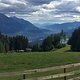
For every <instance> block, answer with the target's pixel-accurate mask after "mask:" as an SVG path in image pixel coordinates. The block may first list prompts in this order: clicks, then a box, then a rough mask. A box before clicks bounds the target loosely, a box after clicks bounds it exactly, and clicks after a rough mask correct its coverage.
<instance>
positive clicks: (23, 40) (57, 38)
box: [0, 30, 66, 53]
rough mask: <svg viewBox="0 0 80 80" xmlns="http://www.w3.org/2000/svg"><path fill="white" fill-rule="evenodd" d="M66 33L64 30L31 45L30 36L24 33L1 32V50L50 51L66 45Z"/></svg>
mask: <svg viewBox="0 0 80 80" xmlns="http://www.w3.org/2000/svg"><path fill="white" fill-rule="evenodd" d="M65 40H66V34H65V32H64V31H63V30H62V31H61V32H60V33H57V34H52V35H49V36H48V37H46V38H45V39H44V40H43V42H42V43H41V44H39V43H37V44H34V45H32V46H31V45H29V43H28V38H27V37H25V36H22V35H16V36H11V37H10V36H6V35H3V34H1V33H0V52H1V53H3V52H9V51H26V49H31V50H32V51H33V52H40V51H50V50H54V49H57V48H62V47H64V46H65Z"/></svg>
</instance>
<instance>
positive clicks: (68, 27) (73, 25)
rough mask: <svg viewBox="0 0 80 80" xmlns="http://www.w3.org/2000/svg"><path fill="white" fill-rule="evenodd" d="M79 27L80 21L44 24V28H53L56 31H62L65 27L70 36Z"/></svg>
mask: <svg viewBox="0 0 80 80" xmlns="http://www.w3.org/2000/svg"><path fill="white" fill-rule="evenodd" d="M78 27H80V22H67V23H62V24H51V25H47V26H43V28H44V29H48V30H51V31H53V32H54V33H56V32H60V31H61V30H62V29H63V30H64V31H65V32H66V33H67V35H69V36H70V35H71V34H72V32H73V31H74V29H76V28H78Z"/></svg>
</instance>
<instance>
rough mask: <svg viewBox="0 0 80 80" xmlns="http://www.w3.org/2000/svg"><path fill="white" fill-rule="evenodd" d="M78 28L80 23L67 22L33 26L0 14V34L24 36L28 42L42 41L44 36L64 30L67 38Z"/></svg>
mask: <svg viewBox="0 0 80 80" xmlns="http://www.w3.org/2000/svg"><path fill="white" fill-rule="evenodd" d="M79 26H80V22H67V23H62V24H47V25H46V24H45V25H44V26H41V27H40V26H39V27H37V26H35V25H34V24H32V23H31V22H29V21H26V20H24V19H20V18H17V17H7V16H6V15H4V14H1V13H0V32H1V33H3V34H6V35H9V36H13V35H24V36H27V37H28V39H29V42H33V43H34V42H39V41H42V40H43V39H44V38H45V37H46V36H48V35H50V34H54V33H58V32H60V31H61V30H64V32H66V34H67V35H68V36H71V34H72V32H73V31H74V29H76V28H78V27H79Z"/></svg>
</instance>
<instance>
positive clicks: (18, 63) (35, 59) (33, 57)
mask: <svg viewBox="0 0 80 80" xmlns="http://www.w3.org/2000/svg"><path fill="white" fill-rule="evenodd" d="M68 50H69V46H67V47H65V48H62V49H59V50H57V51H51V52H29V53H9V54H4V53H2V54H0V72H10V71H19V70H26V69H35V68H44V67H51V66H59V65H66V64H71V63H80V52H68ZM77 69H80V68H77ZM71 70H72V69H70V70H68V71H71ZM75 70H76V69H75ZM57 72H63V70H59V71H55V72H53V71H52V72H47V73H38V74H32V75H27V77H36V76H46V75H52V74H54V73H57ZM43 74H44V75H43ZM20 77H22V76H15V77H6V78H0V80H17V79H18V78H20ZM61 79H62V78H61ZM54 80H60V79H54Z"/></svg>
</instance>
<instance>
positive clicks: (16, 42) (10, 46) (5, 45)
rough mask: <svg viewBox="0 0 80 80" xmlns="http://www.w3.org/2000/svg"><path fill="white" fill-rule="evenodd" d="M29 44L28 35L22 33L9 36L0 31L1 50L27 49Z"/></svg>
mask: <svg viewBox="0 0 80 80" xmlns="http://www.w3.org/2000/svg"><path fill="white" fill-rule="evenodd" d="M27 46H28V39H27V37H24V36H20V35H17V36H13V37H8V36H5V35H3V34H1V33H0V52H8V51H17V50H25V49H26V48H27Z"/></svg>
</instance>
